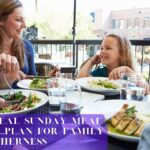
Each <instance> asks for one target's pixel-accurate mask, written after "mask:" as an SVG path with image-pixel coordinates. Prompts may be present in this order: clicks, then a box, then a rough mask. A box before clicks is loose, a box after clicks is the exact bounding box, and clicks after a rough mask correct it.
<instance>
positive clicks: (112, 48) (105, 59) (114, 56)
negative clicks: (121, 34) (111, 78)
mask: <svg viewBox="0 0 150 150" xmlns="http://www.w3.org/2000/svg"><path fill="white" fill-rule="evenodd" d="M100 58H101V63H102V64H104V65H107V66H108V67H109V66H111V68H115V67H118V66H119V60H120V55H119V45H118V42H117V40H116V39H115V38H113V37H106V38H104V40H103V42H102V45H101V52H100Z"/></svg>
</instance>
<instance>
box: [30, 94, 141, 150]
mask: <svg viewBox="0 0 150 150" xmlns="http://www.w3.org/2000/svg"><path fill="white" fill-rule="evenodd" d="M84 94H85V95H86V96H87V97H89V99H88V101H89V100H90V98H91V97H92V96H95V100H93V102H94V101H95V102H96V99H97V98H98V99H99V96H98V94H95V95H93V93H91V97H90V93H86V92H84ZM101 98H102V97H101ZM116 98H119V95H116V96H112V97H111V96H107V97H105V99H104V100H107V99H116ZM98 99H97V100H98ZM48 107H49V105H48V104H46V105H44V106H43V107H41V108H39V109H38V110H35V111H34V112H32V113H35V114H38V113H40V114H47V113H48ZM59 109H60V108H59V106H53V107H51V112H52V114H55V113H56V114H57V113H60V112H59ZM64 140H65V139H64ZM59 142H60V143H61V142H62V139H61V140H60V141H57V143H58V144H59ZM93 142H96V141H93ZM137 145H138V143H137V142H127V141H122V140H119V139H115V138H113V137H110V136H108V148H107V149H108V150H136V149H137ZM49 148H55V146H54V145H53V146H50V147H49ZM62 150H63V148H62ZM64 150H65V148H64Z"/></svg>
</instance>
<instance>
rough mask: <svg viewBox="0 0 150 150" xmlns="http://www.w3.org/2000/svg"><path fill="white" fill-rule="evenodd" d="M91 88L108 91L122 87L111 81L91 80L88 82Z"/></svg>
mask: <svg viewBox="0 0 150 150" xmlns="http://www.w3.org/2000/svg"><path fill="white" fill-rule="evenodd" d="M88 85H89V87H91V88H107V89H117V88H119V87H120V85H119V84H117V83H114V82H113V81H110V80H100V79H99V80H91V81H89V82H88Z"/></svg>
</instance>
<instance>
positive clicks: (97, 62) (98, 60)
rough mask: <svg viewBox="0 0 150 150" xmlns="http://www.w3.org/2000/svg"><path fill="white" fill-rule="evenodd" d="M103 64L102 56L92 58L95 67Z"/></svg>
mask: <svg viewBox="0 0 150 150" xmlns="http://www.w3.org/2000/svg"><path fill="white" fill-rule="evenodd" d="M100 62H101V58H100V55H95V56H93V57H92V58H91V63H92V64H93V65H97V64H99V63H100Z"/></svg>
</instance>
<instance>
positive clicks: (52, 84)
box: [46, 78, 66, 113]
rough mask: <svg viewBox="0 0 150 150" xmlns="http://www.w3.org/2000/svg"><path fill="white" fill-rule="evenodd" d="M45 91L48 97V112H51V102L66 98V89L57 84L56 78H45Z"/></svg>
mask: <svg viewBox="0 0 150 150" xmlns="http://www.w3.org/2000/svg"><path fill="white" fill-rule="evenodd" d="M46 82H47V92H48V97H49V98H48V99H49V113H51V108H50V106H51V103H52V101H53V102H54V103H58V104H59V102H60V101H64V99H66V89H65V88H64V87H63V86H62V85H60V84H59V82H58V79H57V78H52V79H47V80H46Z"/></svg>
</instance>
